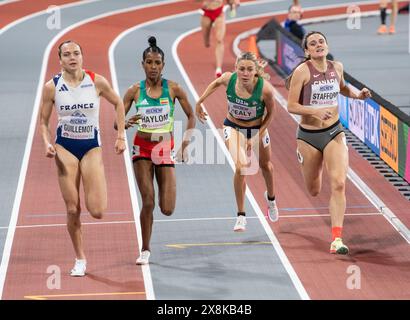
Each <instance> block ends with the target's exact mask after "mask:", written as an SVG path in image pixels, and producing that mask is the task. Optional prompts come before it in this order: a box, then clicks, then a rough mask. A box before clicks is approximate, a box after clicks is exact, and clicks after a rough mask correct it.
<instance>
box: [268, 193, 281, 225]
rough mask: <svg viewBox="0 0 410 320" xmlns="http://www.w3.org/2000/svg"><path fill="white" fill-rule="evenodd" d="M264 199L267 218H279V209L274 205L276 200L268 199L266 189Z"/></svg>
mask: <svg viewBox="0 0 410 320" xmlns="http://www.w3.org/2000/svg"><path fill="white" fill-rule="evenodd" d="M265 199H266V202H267V204H268V217H269V220H270V221H272V222H276V221H278V220H279V210H278V207H277V206H276V200H273V201H270V200H269V199H268V191H265Z"/></svg>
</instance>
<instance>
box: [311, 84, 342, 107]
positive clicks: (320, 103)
mask: <svg viewBox="0 0 410 320" xmlns="http://www.w3.org/2000/svg"><path fill="white" fill-rule="evenodd" d="M311 89H312V93H311V96H310V106H311V107H318V108H321V107H331V106H337V96H338V95H339V91H340V89H339V82H338V81H337V80H336V79H330V80H326V81H317V82H314V83H313V84H312V85H311Z"/></svg>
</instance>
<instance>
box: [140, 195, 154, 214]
mask: <svg viewBox="0 0 410 320" xmlns="http://www.w3.org/2000/svg"><path fill="white" fill-rule="evenodd" d="M154 208H155V200H154V197H153V196H151V195H144V196H142V209H143V210H144V211H151V212H152V211H154Z"/></svg>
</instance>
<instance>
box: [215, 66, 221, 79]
mask: <svg viewBox="0 0 410 320" xmlns="http://www.w3.org/2000/svg"><path fill="white" fill-rule="evenodd" d="M220 76H222V69H221V68H216V70H215V78H219V77H220Z"/></svg>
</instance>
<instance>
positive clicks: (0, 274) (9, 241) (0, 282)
mask: <svg viewBox="0 0 410 320" xmlns="http://www.w3.org/2000/svg"><path fill="white" fill-rule="evenodd" d="M94 1H96V0H92V2H94ZM181 1H183V0H169V1H158V2H152V3H149V4H143V5H136V6H133V7H129V8H123V9H117V10H112V11H108V12H105V13H103V14H100V15H96V16H93V17H91V18H87V19H84V20H82V21H79V22H77V23H74V24H72V25H70V26H68V27H67V28H65V29H63V30H61V31H60V32H59V33H58V34H57V35H55V36H54V38H53V39H52V40H51V41H50V42H49V44H48V45H47V47H46V49H45V51H44V55H43V62H42V66H41V72H40V76H39V81H38V86H37V91H36V98H35V102H34V105H33V113H32V115H31V120H30V128H29V131H28V135H27V141H26V147H25V150H24V156H23V161H22V165H21V169H20V175H19V179H18V184H17V189H16V196H15V198H14V203H13V209H12V213H11V218H10V223H9V229H8V232H7V237H6V242H5V245H4V250H3V256H2V260H1V265H0V300H1V299H2V295H3V289H4V283H5V280H6V275H7V268H8V265H9V260H10V253H11V248H12V245H13V239H14V233H15V230H16V225H17V219H18V214H19V210H20V203H21V198H22V194H23V188H24V182H25V177H26V173H27V167H28V161H29V158H30V153H31V147H32V145H33V138H34V133H35V129H36V124H37V117H38V112H39V108H40V100H41V93H42V89H43V85H44V79H45V74H46V69H47V64H48V60H49V56H50V52H51V49H52V47H53V46H54V44H55V43H56V42H57V40H58V39H60V38H61V37H62V36H63V35H64V34H66V33H67V32H69V31H71V30H73V29H75V28H77V27H79V26H81V25H84V24H87V23H90V22H92V21H96V20H99V19H102V18H106V17H109V16H112V15H115V14H121V13H126V12H130V11H134V10H138V9H144V8H149V7H155V6H158V5H164V4H169V3H175V2H181ZM88 3H89V2H88V1H87V2H85V1H84V2H79V3H76V5H83V4H88ZM72 5H74V4H72Z"/></svg>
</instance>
